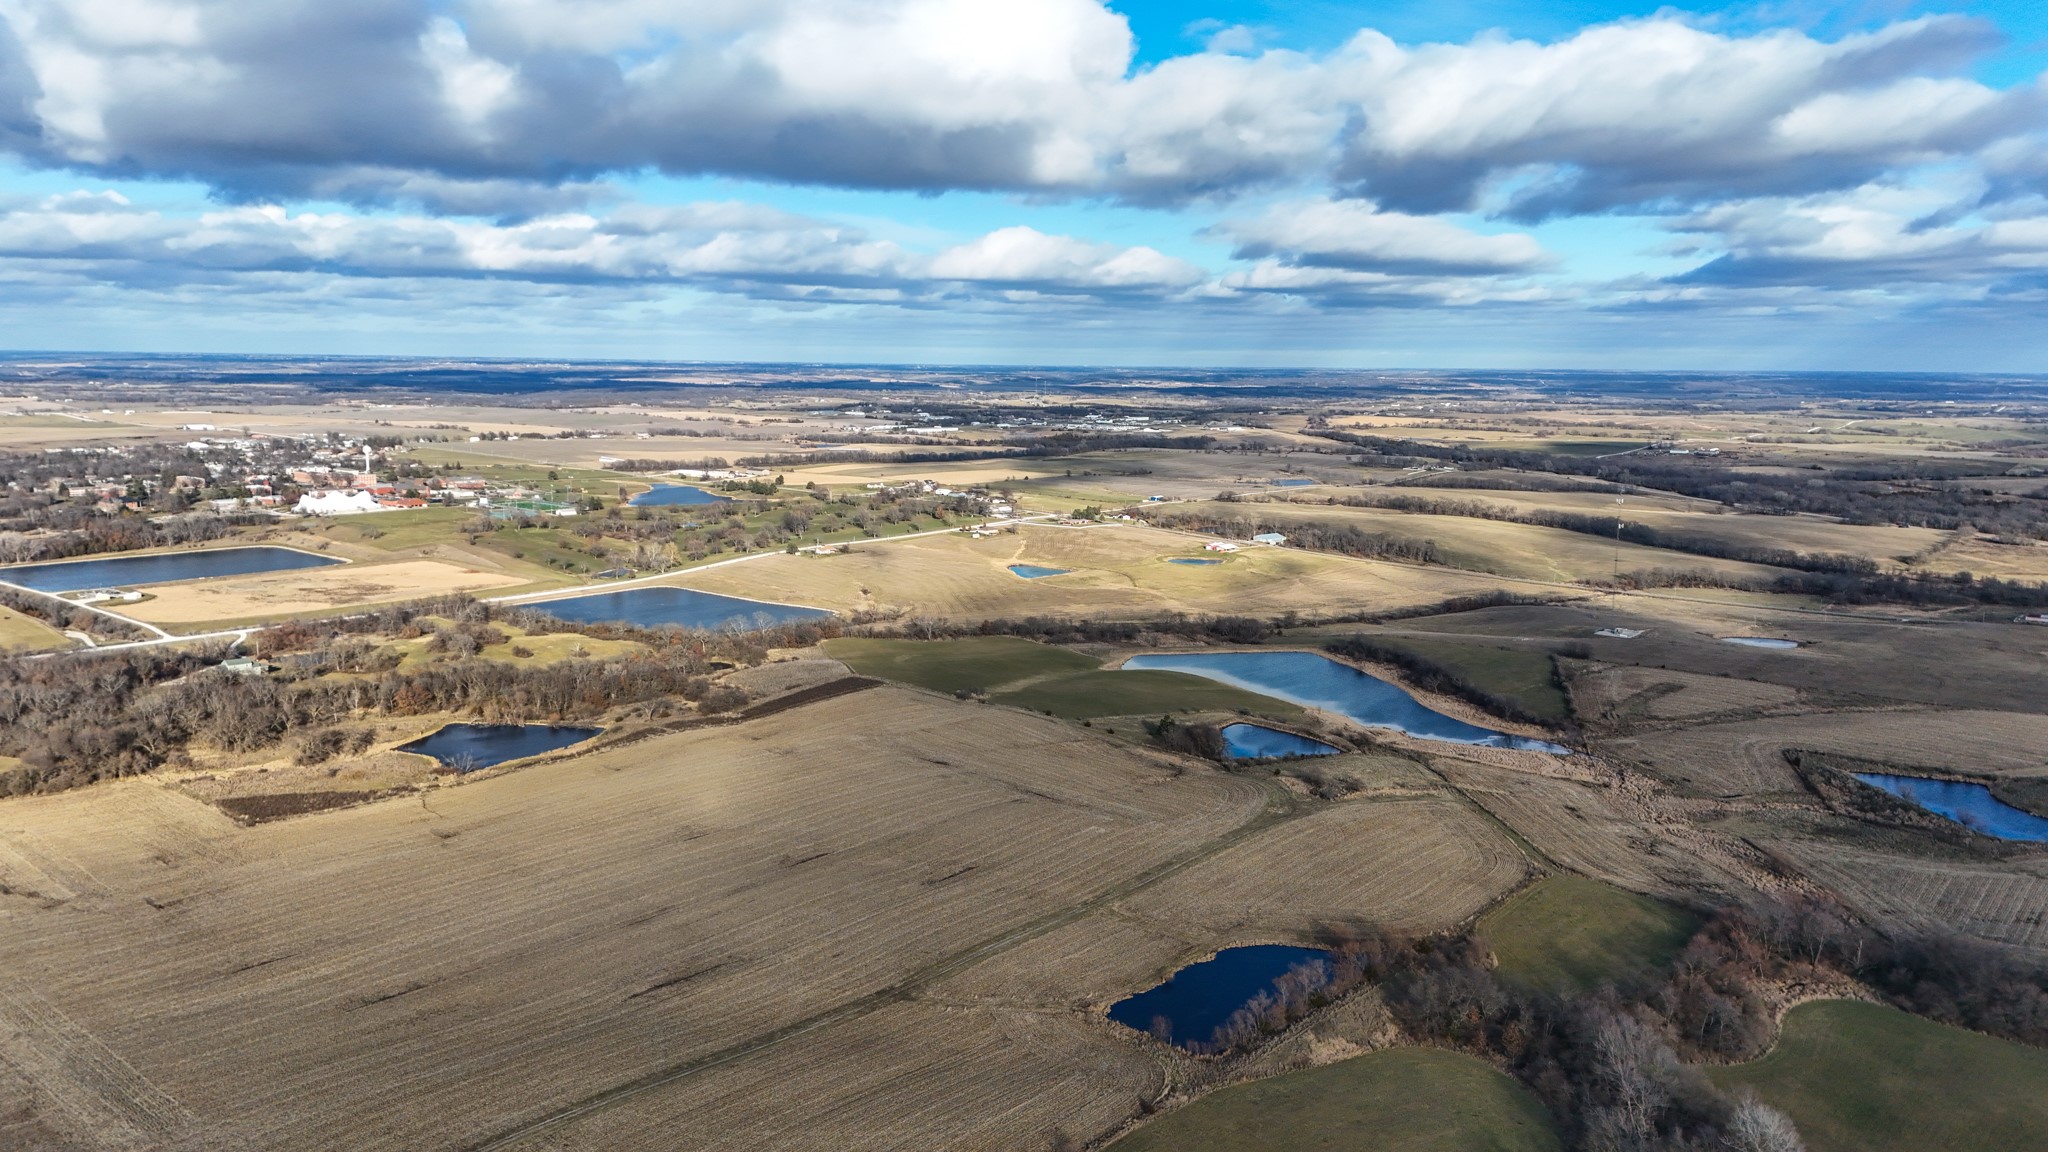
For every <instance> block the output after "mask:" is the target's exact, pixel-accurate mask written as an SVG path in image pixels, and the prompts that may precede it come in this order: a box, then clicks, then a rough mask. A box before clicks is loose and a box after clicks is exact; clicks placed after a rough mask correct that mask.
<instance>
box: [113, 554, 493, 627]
mask: <svg viewBox="0 0 2048 1152" xmlns="http://www.w3.org/2000/svg"><path fill="white" fill-rule="evenodd" d="M526 582H527V581H526V580H525V579H524V578H523V577H519V576H510V575H506V574H504V573H502V572H489V571H484V570H481V569H476V568H465V567H462V566H459V565H455V564H447V563H443V562H441V561H438V560H400V561H397V562H395V563H389V564H364V563H357V564H340V565H335V566H333V567H330V568H303V569H300V570H298V571H295V572H272V573H267V574H265V575H261V576H236V577H225V578H222V579H217V580H195V581H191V582H189V583H184V584H160V585H157V586H155V587H153V588H151V589H150V593H151V598H150V599H148V600H146V601H144V602H142V603H140V604H136V605H132V606H126V607H128V613H127V614H129V615H132V616H134V617H135V618H136V619H138V620H147V621H149V622H150V623H152V624H196V623H203V622H213V621H231V620H254V619H263V618H266V617H273V616H282V615H288V614H295V613H303V612H322V611H332V610H335V609H339V608H351V607H354V606H356V605H358V604H381V603H387V602H390V601H394V600H416V599H420V598H423V597H428V596H440V595H445V594H447V593H450V592H481V591H485V590H488V589H494V588H506V587H510V586H512V585H517V584H525V583H526Z"/></svg>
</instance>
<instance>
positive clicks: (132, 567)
mask: <svg viewBox="0 0 2048 1152" xmlns="http://www.w3.org/2000/svg"><path fill="white" fill-rule="evenodd" d="M341 562H342V561H340V560H339V559H336V558H335V557H333V556H315V555H313V554H312V553H311V552H301V551H299V550H298V549H296V548H276V547H272V546H269V545H260V546H257V547H251V548H208V549H206V550H204V551H201V552H160V553H156V554H153V555H149V556H110V557H106V558H104V559H99V560H60V561H57V562H55V563H51V564H18V565H15V566H14V567H11V568H0V580H5V581H7V582H8V583H10V584H19V585H21V586H22V587H24V588H33V589H35V590H36V591H38V592H77V591H80V590H82V589H86V588H120V587H127V586H129V585H134V584H168V583H170V582H172V581H174V580H203V579H206V578H208V577H213V576H248V575H251V574H253V573H257V572H284V571H289V570H290V569H293V568H325V567H326V566H328V565H329V564H339V563H341Z"/></svg>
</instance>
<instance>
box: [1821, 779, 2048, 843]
mask: <svg viewBox="0 0 2048 1152" xmlns="http://www.w3.org/2000/svg"><path fill="white" fill-rule="evenodd" d="M1856 778H1857V779H1858V780H1861V781H1863V782H1864V783H1865V784H1868V785H1870V786H1871V787H1873V788H1882V789H1884V790H1885V791H1887V792H1889V793H1891V794H1892V795H1894V796H1897V797H1898V798H1899V799H1901V800H1905V801H1907V802H1909V803H1913V804H1918V805H1919V806H1920V807H1922V808H1925V809H1927V810H1928V811H1929V812H1933V813H1935V814H1937V815H1941V816H1946V817H1948V818H1949V819H1951V820H1953V821H1955V822H1956V823H1958V824H1961V825H1962V826H1964V827H1965V828H1969V829H1972V830H1974V831H1977V832H1982V833H1983V834H1984V835H1986V836H1995V837H1997V838H1998V839H2000V840H2034V841H2048V820H2043V819H2042V818H2041V817H2039V816H2036V815H2034V814H2033V813H2032V812H2028V811H2025V810H2024V809H2020V808H2015V807H2013V806H2012V805H2010V804H2007V803H2006V802H2005V801H2003V800H2000V799H1999V798H1998V797H1996V796H1993V795H1992V794H1991V789H1989V788H1986V787H1985V786H1984V785H1982V784H1968V783H1965V782H1963V781H1961V780H1930V779H1928V778H1927V777H1925V776H1893V775H1890V774H1889V773H1885V772H1858V773H1856Z"/></svg>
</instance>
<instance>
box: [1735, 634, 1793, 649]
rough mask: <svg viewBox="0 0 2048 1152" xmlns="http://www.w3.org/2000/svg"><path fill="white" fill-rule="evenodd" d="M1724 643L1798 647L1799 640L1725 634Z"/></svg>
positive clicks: (1756, 646)
mask: <svg viewBox="0 0 2048 1152" xmlns="http://www.w3.org/2000/svg"><path fill="white" fill-rule="evenodd" d="M1721 643H1723V644H1740V645H1742V646H1743V647H1745V648H1797V647H1799V641H1797V640H1780V639H1777V638H1776V637H1774V636H1723V637H1721Z"/></svg>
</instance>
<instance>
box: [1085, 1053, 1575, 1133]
mask: <svg viewBox="0 0 2048 1152" xmlns="http://www.w3.org/2000/svg"><path fill="white" fill-rule="evenodd" d="M1113 1147H1114V1148H1116V1149H1117V1152H1313V1150H1318V1149H1328V1150H1336V1149H1344V1150H1346V1152H1354V1150H1355V1152H1365V1150H1367V1149H1370V1150H1371V1152H1555V1150H1556V1149H1557V1148H1558V1147H1559V1144H1558V1140H1557V1135H1556V1133H1555V1132H1553V1131H1552V1129H1551V1127H1550V1120H1549V1117H1547V1116H1546V1115H1544V1111H1543V1105H1542V1104H1541V1103H1539V1102H1538V1101H1537V1099H1536V1097H1534V1096H1532V1095H1531V1094H1530V1093H1529V1092H1528V1091H1527V1090H1526V1089H1524V1088H1523V1087H1522V1086H1521V1085H1519V1084H1517V1083H1515V1082H1514V1081H1513V1080H1511V1079H1509V1078H1508V1077H1507V1076H1506V1075H1504V1074H1502V1073H1500V1072H1497V1071H1495V1070H1494V1069H1493V1068H1492V1067H1491V1066H1490V1065H1488V1064H1486V1063H1485V1062H1484V1061H1481V1060H1478V1059H1476V1058H1474V1057H1471V1056H1466V1055H1463V1054H1461V1053H1457V1052H1446V1051H1443V1050H1442V1049H1437V1048H1394V1049H1389V1050H1387V1051H1384V1052H1373V1053H1368V1054H1367V1055H1364V1056H1358V1057H1355V1058H1353V1059H1350V1060H1344V1061H1340V1062H1338V1063H1336V1064H1328V1065H1325V1066H1323V1067H1321V1068H1308V1069H1304V1070H1302V1071H1300V1072H1290V1073H1288V1074H1287V1075H1285V1076H1276V1077H1274V1078H1272V1079H1270V1080H1259V1081H1255V1082H1253V1083H1250V1084H1239V1085H1236V1086H1234V1087H1230V1088H1225V1089H1223V1090H1222V1091H1220V1092H1216V1093H1213V1094H1211V1095H1208V1096H1205V1097H1203V1098H1202V1099H1200V1100H1197V1101H1195V1102H1194V1103H1193V1104H1190V1105H1188V1106H1187V1107H1185V1108H1180V1109H1176V1110H1175V1111H1172V1112H1169V1113H1167V1114H1166V1115H1164V1116H1162V1117H1160V1118H1159V1119H1157V1120H1154V1121H1152V1122H1151V1123H1150V1124H1147V1125H1145V1126H1144V1127H1142V1128H1139V1129H1138V1130H1137V1131H1135V1132H1132V1133H1131V1134H1130V1135H1128V1136H1126V1137H1124V1138H1123V1139H1121V1140H1118V1141H1117V1142H1116V1143H1115V1144H1114V1145H1113Z"/></svg>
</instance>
